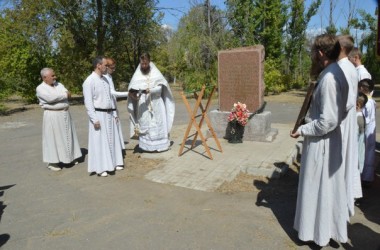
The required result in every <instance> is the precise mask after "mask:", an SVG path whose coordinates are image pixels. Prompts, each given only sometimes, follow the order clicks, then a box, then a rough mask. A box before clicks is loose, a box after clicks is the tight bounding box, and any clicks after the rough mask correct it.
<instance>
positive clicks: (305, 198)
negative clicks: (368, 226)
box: [294, 63, 349, 246]
mask: <svg viewBox="0 0 380 250" xmlns="http://www.w3.org/2000/svg"><path fill="white" fill-rule="evenodd" d="M347 96H348V83H347V81H346V78H345V76H344V73H343V71H342V70H341V69H340V67H339V66H338V65H337V63H332V64H330V65H328V66H327V67H326V68H325V69H324V70H323V71H322V72H321V74H320V76H319V80H318V84H317V86H316V88H315V90H314V93H313V96H312V101H311V105H310V108H309V112H308V115H307V117H306V119H305V120H306V121H307V123H306V124H305V125H302V126H300V128H299V129H298V132H300V133H301V134H302V135H303V136H304V142H303V148H302V156H301V169H300V176H299V184H298V195H297V206H296V216H295V220H294V228H295V229H296V230H297V231H298V237H299V238H300V239H301V240H303V241H314V242H315V243H316V244H318V245H320V246H325V245H327V244H328V243H329V241H330V238H333V239H335V240H338V241H340V242H346V241H347V221H348V220H349V213H348V209H347V202H348V200H347V193H346V181H345V169H344V166H343V165H342V134H341V128H340V123H341V121H342V119H343V117H344V115H345V110H346V103H347Z"/></svg>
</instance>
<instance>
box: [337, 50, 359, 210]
mask: <svg viewBox="0 0 380 250" xmlns="http://www.w3.org/2000/svg"><path fill="white" fill-rule="evenodd" d="M338 65H339V66H340V67H341V69H342V70H343V73H344V75H345V77H346V80H347V83H348V87H349V89H348V99H347V104H346V112H347V114H346V117H345V118H344V119H343V121H342V123H341V125H340V126H341V129H342V139H343V154H342V156H343V164H344V165H346V185H347V198H348V209H349V212H350V215H354V214H355V205H354V203H355V199H357V198H361V197H362V196H363V195H362V188H361V178H360V170H359V158H358V153H357V151H358V139H357V133H358V132H357V131H358V122H357V117H356V100H357V93H358V83H359V80H358V75H357V72H356V69H355V66H354V65H353V64H352V63H351V62H350V61H349V60H348V57H344V58H342V59H340V60H339V61H338Z"/></svg>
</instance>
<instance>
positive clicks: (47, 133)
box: [36, 82, 82, 164]
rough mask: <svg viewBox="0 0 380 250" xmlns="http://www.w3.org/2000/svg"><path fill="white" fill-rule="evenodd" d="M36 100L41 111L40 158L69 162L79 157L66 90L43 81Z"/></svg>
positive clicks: (58, 84)
mask: <svg viewBox="0 0 380 250" xmlns="http://www.w3.org/2000/svg"><path fill="white" fill-rule="evenodd" d="M36 92H37V98H38V100H39V104H40V106H41V108H42V109H43V110H44V116H43V124H42V155H43V161H44V162H46V163H53V164H57V163H60V162H62V163H65V164H69V163H72V162H73V161H74V160H76V159H78V158H80V157H82V153H81V150H80V146H79V143H78V138H77V133H76V130H75V125H74V122H73V120H72V119H71V115H70V112H69V102H68V99H67V98H68V97H67V92H68V91H67V89H66V88H65V87H64V86H63V85H62V84H61V83H59V82H54V83H53V85H52V86H50V85H48V84H46V83H45V82H42V83H41V84H40V85H39V86H38V87H37V88H36Z"/></svg>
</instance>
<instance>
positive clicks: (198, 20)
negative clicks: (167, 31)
mask: <svg viewBox="0 0 380 250" xmlns="http://www.w3.org/2000/svg"><path fill="white" fill-rule="evenodd" d="M222 16H223V11H221V10H220V9H218V8H217V7H216V6H210V5H208V4H207V1H205V4H198V5H196V6H194V7H193V8H192V9H191V10H190V11H189V13H188V14H187V15H185V16H184V17H182V18H181V20H180V22H179V25H178V30H177V32H176V33H175V34H174V36H173V37H172V39H171V40H170V42H169V46H170V48H171V50H170V60H171V61H172V62H173V65H174V68H173V70H174V74H175V76H177V77H178V78H179V79H180V80H182V81H183V86H184V88H185V90H187V91H193V90H197V89H200V88H201V86H202V85H203V84H206V85H215V84H216V81H217V55H218V50H221V49H222V48H223V46H224V43H225V39H226V36H227V35H226V29H225V26H226V23H225V20H224V19H223V18H222ZM207 94H208V93H206V96H207Z"/></svg>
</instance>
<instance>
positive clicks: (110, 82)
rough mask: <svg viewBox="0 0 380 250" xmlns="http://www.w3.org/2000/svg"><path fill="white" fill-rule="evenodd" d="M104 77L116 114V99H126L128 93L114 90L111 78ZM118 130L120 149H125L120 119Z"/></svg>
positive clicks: (107, 75)
mask: <svg viewBox="0 0 380 250" xmlns="http://www.w3.org/2000/svg"><path fill="white" fill-rule="evenodd" d="M104 77H105V78H106V79H107V80H108V83H109V84H110V89H111V94H112V101H113V103H114V106H115V107H116V112H117V113H119V112H118V110H117V99H116V98H117V97H127V96H128V92H119V91H116V90H115V85H114V83H113V80H112V76H111V75H110V74H106V75H104ZM117 128H118V130H119V136H120V142H121V145H122V148H123V149H125V144H124V137H123V131H122V129H121V122H120V119H119V122H118V127H117Z"/></svg>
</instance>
